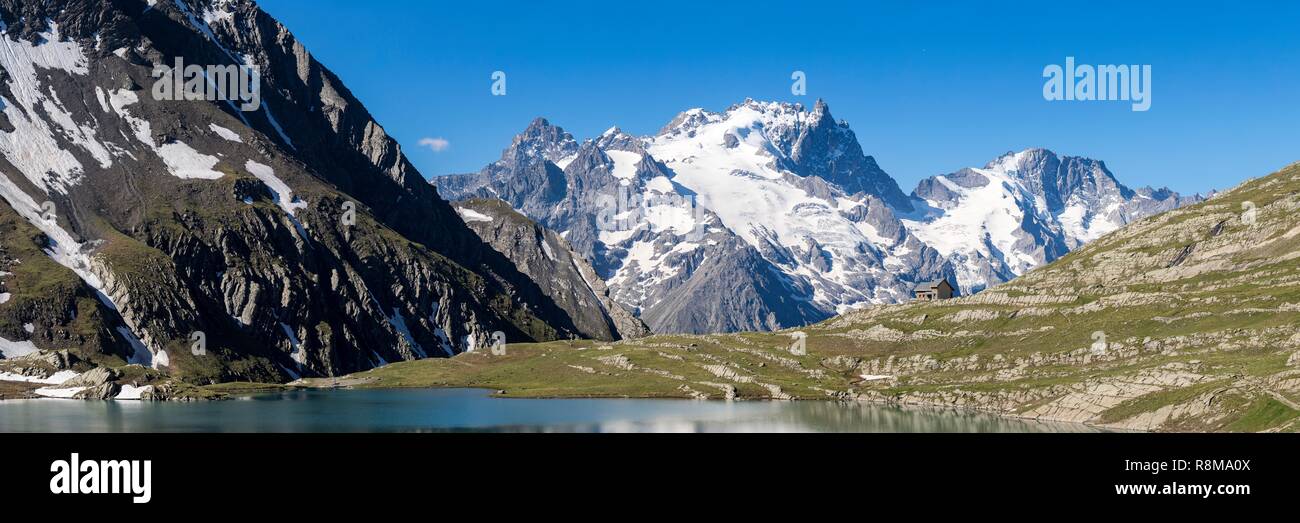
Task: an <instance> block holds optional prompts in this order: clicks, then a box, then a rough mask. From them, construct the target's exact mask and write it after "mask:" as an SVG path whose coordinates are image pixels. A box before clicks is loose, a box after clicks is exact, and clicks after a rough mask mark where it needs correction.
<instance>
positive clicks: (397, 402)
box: [0, 389, 1093, 432]
mask: <svg viewBox="0 0 1300 523" xmlns="http://www.w3.org/2000/svg"><path fill="white" fill-rule="evenodd" d="M1091 430H1093V429H1090V428H1089V427H1085V426H1082V425H1074V424H1064V423H1043V422H1034V421H1027V420H1017V419H1009V418H1003V417H1000V416H994V415H990V414H984V413H978V412H969V411H961V410H934V409H904V408H898V407H889V406H881V405H870V404H859V403H834V402H826V401H735V402H723V401H690V400H654V399H501V398H492V397H490V396H488V394H487V392H486V391H482V390H473V389H390V390H311V391H295V392H286V393H280V394H262V395H256V396H246V397H241V398H239V399H235V400H232V401H212V402H198V403H169V402H137V401H79V400H52V399H40V400H15V401H0V431H6V432H417V431H419V432H426V431H427V432H439V431H491V432H1080V431H1091Z"/></svg>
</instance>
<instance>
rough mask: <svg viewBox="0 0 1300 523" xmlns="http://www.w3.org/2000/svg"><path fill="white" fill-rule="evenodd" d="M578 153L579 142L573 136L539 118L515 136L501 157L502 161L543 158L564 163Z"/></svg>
mask: <svg viewBox="0 0 1300 523" xmlns="http://www.w3.org/2000/svg"><path fill="white" fill-rule="evenodd" d="M577 152H578V142H577V141H575V140H574V139H573V135H571V134H569V133H567V132H565V131H564V129H562V128H560V127H559V126H556V125H551V122H549V121H547V120H546V119H545V118H541V117H538V118H536V119H534V120H533V121H532V123H529V124H528V127H527V128H525V129H524V131H523V132H521V133H519V134H518V135H515V138H514V140H513V141H511V143H510V147H509V148H507V149H506V150H505V152H504V153H503V154H502V155H501V159H502V161H511V160H514V161H517V160H520V159H524V158H542V159H546V160H548V161H550V162H553V163H559V162H562V161H563V160H564V159H566V158H569V157H571V156H573V155H574V154H575V153H577Z"/></svg>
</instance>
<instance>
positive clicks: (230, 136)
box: [208, 123, 244, 143]
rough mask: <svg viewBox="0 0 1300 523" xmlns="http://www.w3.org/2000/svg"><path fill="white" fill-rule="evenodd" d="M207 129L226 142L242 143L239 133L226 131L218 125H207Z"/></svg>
mask: <svg viewBox="0 0 1300 523" xmlns="http://www.w3.org/2000/svg"><path fill="white" fill-rule="evenodd" d="M208 129H211V130H212V132H214V133H217V136H220V137H222V138H224V139H226V140H229V141H232V142H239V143H244V139H243V138H240V137H239V133H237V132H235V131H232V130H230V129H227V128H225V127H222V126H220V125H217V124H214V123H210V124H208Z"/></svg>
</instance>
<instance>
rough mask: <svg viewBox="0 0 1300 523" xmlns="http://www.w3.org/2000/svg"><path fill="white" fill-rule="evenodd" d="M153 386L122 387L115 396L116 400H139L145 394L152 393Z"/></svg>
mask: <svg viewBox="0 0 1300 523" xmlns="http://www.w3.org/2000/svg"><path fill="white" fill-rule="evenodd" d="M152 390H153V385H144V386H142V387H137V386H135V385H122V390H121V391H120V392H118V393H117V396H114V397H113V399H114V400H138V399H140V398H141V396H143V395H144V393H146V392H149V391H152Z"/></svg>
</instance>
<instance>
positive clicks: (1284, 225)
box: [317, 165, 1300, 431]
mask: <svg viewBox="0 0 1300 523" xmlns="http://www.w3.org/2000/svg"><path fill="white" fill-rule="evenodd" d="M801 331H802V332H803V333H805V334H806V353H805V354H798V352H800V351H798V350H794V349H792V344H793V343H794V341H795V340H794V334H793V331H784V332H777V333H743V334H728V335H709V336H654V337H650V338H645V339H640V340H634V341H624V342H618V343H600V342H552V343H544V344H508V345H507V346H506V347H505V354H504V355H493V354H491V353H490V352H488V351H486V350H484V349H480V350H479V351H478V352H476V353H470V354H464V355H461V356H458V357H455V358H451V359H434V360H422V361H415V362H406V363H398V364H394V365H389V366H386V367H383V368H380V369H376V370H372V371H369V372H364V373H359V374H356V375H353V376H351V377H350V379H349V380H347V381H346V384H351V385H359V386H476V387H489V388H494V389H500V390H502V391H503V392H502V393H503V394H505V395H509V396H593V397H596V396H646V397H699V398H705V397H707V398H723V397H734V398H742V399H749V398H752V399H758V398H795V399H842V400H860V401H879V402H895V403H903V404H926V405H945V406H961V407H967V408H976V409H983V410H989V411H994V412H1000V413H1004V414H1008V415H1015V416H1023V417H1029V418H1039V419H1050V420H1061V421H1075V422H1085V423H1090V424H1096V425H1106V426H1113V427H1124V428H1132V429H1142V430H1161V431H1178V430H1190V431H1277V430H1281V431H1296V430H1297V429H1300V405H1298V404H1300V355H1298V352H1300V351H1298V350H1297V349H1300V166H1297V165H1292V166H1289V167H1287V168H1285V169H1283V170H1282V171H1280V172H1278V173H1274V174H1273V175H1270V176H1268V177H1265V178H1260V179H1256V180H1251V181H1249V182H1247V183H1244V184H1242V185H1241V186H1240V187H1238V188H1236V189H1234V190H1232V191H1229V192H1227V193H1224V194H1222V195H1219V196H1218V197H1216V198H1213V199H1210V200H1208V201H1206V202H1204V203H1201V204H1197V205H1194V206H1190V207H1186V208H1183V209H1178V210H1175V211H1171V212H1168V213H1164V214H1161V215H1158V216H1153V217H1150V218H1148V219H1146V220H1143V221H1140V222H1137V223H1134V224H1131V225H1129V226H1128V227H1125V228H1123V229H1121V230H1119V231H1116V232H1115V233H1113V234H1110V235H1108V236H1106V237H1104V238H1101V239H1099V240H1097V241H1095V242H1093V243H1091V244H1089V245H1087V246H1085V247H1084V248H1082V249H1080V250H1078V251H1076V252H1074V253H1071V254H1070V255H1068V256H1066V257H1064V258H1062V259H1060V260H1057V261H1056V262H1054V263H1052V264H1049V265H1047V266H1044V267H1042V268H1040V269H1038V270H1035V271H1033V272H1031V273H1029V274H1027V275H1025V276H1023V277H1021V278H1019V279H1016V280H1014V281H1012V282H1009V283H1006V284H1004V285H1001V286H998V287H995V288H992V289H990V290H987V291H985V292H983V293H980V294H978V295H975V296H969V297H962V298H958V299H954V300H948V301H942V302H935V303H911V304H903V305H891V306H879V307H873V308H869V309H864V310H860V311H856V312H853V313H850V314H846V315H844V316H840V317H837V318H833V319H830V320H828V321H826V322H823V323H821V324H818V325H815V326H811V327H807V328H804V329H801ZM317 384H329V383H327V382H318V383H317Z"/></svg>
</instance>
